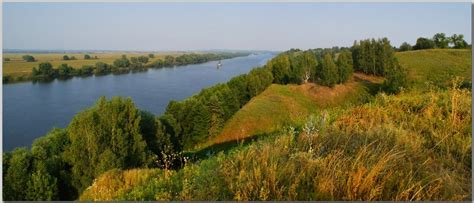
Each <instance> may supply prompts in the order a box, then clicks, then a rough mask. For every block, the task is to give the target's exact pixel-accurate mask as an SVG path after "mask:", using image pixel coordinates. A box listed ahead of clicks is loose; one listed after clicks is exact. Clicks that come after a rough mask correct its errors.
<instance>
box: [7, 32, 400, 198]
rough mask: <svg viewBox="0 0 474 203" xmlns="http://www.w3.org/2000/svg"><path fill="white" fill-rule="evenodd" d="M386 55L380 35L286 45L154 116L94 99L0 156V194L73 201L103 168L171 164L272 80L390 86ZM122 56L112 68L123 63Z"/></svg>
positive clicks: (395, 73)
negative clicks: (342, 44) (366, 77)
mask: <svg viewBox="0 0 474 203" xmlns="http://www.w3.org/2000/svg"><path fill="white" fill-rule="evenodd" d="M393 52H394V51H393V50H392V47H391V46H390V43H389V41H388V40H387V39H385V38H384V39H379V40H374V39H372V40H362V41H360V42H356V43H355V44H354V46H353V47H351V48H344V49H339V48H338V49H313V50H306V51H301V50H298V49H291V50H289V51H286V52H283V53H280V54H279V55H277V56H276V57H274V58H273V59H271V60H270V61H268V62H267V64H266V65H264V66H263V67H257V68H254V69H253V70H251V71H250V72H249V73H248V74H242V75H239V76H236V77H234V78H232V79H231V80H230V81H228V82H227V83H221V84H217V85H214V86H212V87H210V88H205V89H203V90H201V91H200V92H199V93H198V94H196V95H194V96H192V97H189V98H187V99H185V100H183V101H170V103H169V104H168V106H167V108H166V111H165V113H164V114H163V115H161V116H154V115H152V114H150V113H148V112H145V111H141V110H139V109H137V108H136V107H135V105H134V104H133V102H132V100H131V99H130V98H128V99H123V98H120V97H114V98H112V99H111V100H106V99H105V98H104V97H101V98H100V99H99V100H98V101H97V103H96V104H95V105H94V106H92V107H91V108H88V109H86V110H83V111H82V112H80V113H78V114H76V115H75V116H74V118H73V119H72V121H71V122H70V123H69V125H68V126H67V127H66V128H65V129H53V130H52V131H51V132H49V133H48V134H47V135H46V136H43V137H40V138H38V139H36V140H35V141H34V143H33V144H32V147H31V149H27V148H16V149H15V150H13V151H12V152H4V153H3V166H4V170H3V178H4V187H3V194H4V199H5V200H73V199H75V198H77V197H78V195H79V194H81V192H82V191H84V189H85V188H87V187H88V186H90V185H91V184H92V182H93V180H94V178H96V177H98V176H99V175H100V174H102V173H103V172H105V171H108V170H110V169H114V168H118V169H130V168H147V167H160V168H173V167H179V165H180V164H182V162H181V160H182V159H181V155H180V153H181V152H182V151H183V149H191V148H192V147H194V146H195V145H196V144H198V143H202V142H204V141H205V140H207V139H208V138H209V137H212V136H217V135H218V134H219V133H220V131H221V130H222V128H223V126H224V124H225V122H226V121H227V120H228V119H230V118H231V117H232V116H233V115H234V114H235V113H236V112H237V111H238V110H239V109H240V108H242V107H243V106H244V105H245V104H246V103H247V102H249V101H250V100H251V99H252V98H253V97H255V96H257V95H259V94H260V93H261V92H263V91H264V90H265V89H266V88H267V87H268V86H270V85H271V84H272V83H277V84H302V83H307V82H314V83H318V84H321V85H325V86H334V85H335V84H338V83H344V82H345V81H347V80H348V79H349V78H351V75H352V72H353V71H354V70H355V71H361V72H365V73H367V74H373V75H383V76H385V77H386V78H387V80H386V81H387V82H386V85H387V86H388V87H391V88H393V89H395V90H397V89H399V88H400V87H402V86H403V85H404V84H403V82H400V81H398V80H395V79H393V78H396V79H398V77H403V76H404V73H403V71H402V70H401V69H399V68H394V67H399V66H398V65H397V63H396V60H395V59H394V56H393ZM195 57H196V56H194V55H187V56H184V55H183V56H182V59H179V60H177V59H176V58H178V57H176V58H174V57H173V58H171V56H167V57H165V59H164V60H162V62H163V63H170V64H175V63H182V61H188V62H189V61H194V59H193V58H195ZM207 57H211V56H207ZM212 57H214V56H212ZM125 59H126V57H122V58H121V59H119V60H121V61H118V62H117V64H115V63H114V67H115V66H118V65H119V64H120V65H121V66H122V67H125V65H126V64H127V62H125V61H126V60H125ZM136 60H137V62H139V61H140V60H139V59H138V58H137V59H136ZM142 61H143V59H142ZM176 61H181V62H176ZM129 63H133V62H129ZM128 65H130V64H128ZM101 66H104V67H101V68H99V69H106V68H108V67H106V66H105V65H101ZM379 66H382V67H379ZM50 68H51V67H47V68H44V67H43V69H41V68H40V69H41V73H43V71H44V72H45V74H47V73H49V71H47V70H51V69H50ZM46 69H47V70H46ZM38 71H40V70H38ZM93 71H97V67H96V68H95V69H93Z"/></svg>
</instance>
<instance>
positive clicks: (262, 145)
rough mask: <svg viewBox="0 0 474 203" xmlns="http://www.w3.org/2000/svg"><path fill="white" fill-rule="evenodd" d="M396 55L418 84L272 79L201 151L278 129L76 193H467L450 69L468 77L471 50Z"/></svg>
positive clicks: (466, 151) (464, 196) (465, 144)
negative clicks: (391, 90) (177, 165)
mask: <svg viewBox="0 0 474 203" xmlns="http://www.w3.org/2000/svg"><path fill="white" fill-rule="evenodd" d="M397 57H398V58H399V60H400V63H401V65H402V66H404V67H405V68H407V69H408V72H409V80H410V81H411V83H412V85H414V87H415V88H411V89H408V90H406V91H404V92H402V93H400V94H398V95H385V94H376V95H375V96H374V97H373V98H371V99H370V100H366V98H368V97H372V96H370V94H375V93H376V92H377V91H376V90H377V87H378V85H377V84H380V83H381V82H382V80H383V79H382V78H375V77H368V76H365V75H363V74H355V75H354V77H353V79H352V80H351V81H349V82H348V83H346V84H344V85H338V86H336V87H334V88H327V87H321V86H318V85H314V84H304V85H271V86H270V87H269V88H267V89H266V90H265V91H264V92H263V93H261V94H260V95H258V96H257V97H255V98H253V99H252V100H251V101H250V102H249V103H247V104H246V105H245V106H244V107H243V108H242V109H241V110H240V111H239V112H237V113H236V114H235V115H234V116H233V117H232V118H231V119H230V120H229V121H228V122H227V123H226V125H225V126H224V129H223V130H222V133H221V134H220V135H218V136H216V137H213V138H210V139H209V140H208V141H207V142H206V143H203V144H202V145H199V146H197V147H196V151H197V150H199V149H203V150H205V149H206V147H210V148H212V147H213V146H216V145H219V144H221V143H226V142H235V141H239V140H241V139H245V138H247V137H250V136H252V135H256V134H262V133H263V134H265V133H269V132H274V133H273V134H275V136H263V137H262V138H261V139H259V140H257V141H254V142H251V143H250V144H246V145H242V144H240V145H237V147H234V148H231V149H229V150H228V151H227V152H226V153H218V154H215V155H212V154H210V155H209V157H207V158H205V159H202V160H199V161H197V162H188V163H187V164H186V166H185V167H184V168H182V169H180V170H177V171H173V170H161V169H152V170H149V169H134V170H131V171H127V170H124V171H117V170H114V171H110V172H108V173H106V174H104V175H102V176H101V177H99V178H97V179H96V181H95V182H94V184H93V185H92V186H91V187H89V188H88V189H87V190H86V191H85V192H84V193H83V194H82V196H81V198H80V199H81V200H114V199H115V200H117V199H127V200H230V199H233V200H470V199H471V195H472V192H471V186H472V183H471V170H472V169H471V168H472V166H471V160H472V155H471V152H472V149H471V143H472V133H471V131H472V127H471V122H472V115H471V109H472V107H471V102H472V93H471V90H470V89H466V88H459V85H460V84H461V81H458V82H456V83H455V84H456V85H454V86H452V84H453V80H452V79H453V77H455V76H461V77H464V78H465V80H467V81H470V80H471V59H470V58H471V55H470V50H469V51H468V50H422V51H410V52H403V53H397ZM427 81H430V82H432V83H434V84H435V85H437V86H440V87H442V88H427V86H426V84H425V82H427ZM419 90H421V91H419ZM335 107H337V108H335ZM236 143H238V142H236ZM150 174H153V175H150ZM109 180H114V181H109Z"/></svg>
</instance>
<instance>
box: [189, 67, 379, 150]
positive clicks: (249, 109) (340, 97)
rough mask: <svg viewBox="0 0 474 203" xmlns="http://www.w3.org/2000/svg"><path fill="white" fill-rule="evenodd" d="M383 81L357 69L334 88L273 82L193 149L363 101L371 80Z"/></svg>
mask: <svg viewBox="0 0 474 203" xmlns="http://www.w3.org/2000/svg"><path fill="white" fill-rule="evenodd" d="M382 81H383V78H380V77H374V76H367V75H364V74H360V73H356V74H354V77H353V78H352V79H351V80H350V81H348V82H347V83H345V84H341V85H336V86H335V87H334V88H329V87H326V86H320V85H317V84H313V83H307V84H303V85H292V84H290V85H279V84H272V85H271V86H270V87H268V88H267V89H266V90H265V91H264V92H262V93H261V94H260V95H258V96H257V97H255V98H253V99H252V100H251V101H250V102H248V103H247V104H246V105H245V106H244V107H242V109H240V110H239V111H238V112H237V113H236V114H235V115H234V116H232V118H231V119H230V120H229V121H228V122H227V123H226V124H225V126H224V128H223V130H222V132H221V133H220V134H219V135H218V136H216V137H213V138H211V139H210V140H209V141H208V142H206V143H204V144H202V145H198V146H196V149H202V148H205V147H209V146H212V145H214V144H221V143H224V142H229V141H239V140H241V139H244V138H247V137H249V136H252V135H257V134H264V133H271V132H274V131H276V130H278V129H281V128H282V127H283V126H288V125H294V124H300V123H302V122H304V120H305V119H307V118H308V116H310V115H312V114H315V113H318V112H320V111H321V110H323V109H327V108H331V107H336V106H342V105H345V104H346V105H347V104H354V103H361V102H364V101H366V100H367V97H370V95H369V92H370V88H371V87H370V84H372V85H373V84H377V83H378V84H380V83H381V82H382Z"/></svg>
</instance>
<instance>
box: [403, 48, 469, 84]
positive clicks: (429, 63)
mask: <svg viewBox="0 0 474 203" xmlns="http://www.w3.org/2000/svg"><path fill="white" fill-rule="evenodd" d="M396 56H397V57H398V59H399V62H400V65H402V66H403V67H405V68H406V69H407V70H408V73H409V79H410V82H411V83H413V84H412V85H414V86H415V87H419V88H423V87H426V86H425V83H426V82H428V81H429V82H431V83H433V84H435V85H438V86H449V85H450V83H451V79H452V78H453V77H454V76H461V77H464V79H466V80H469V81H470V80H471V79H472V78H471V77H472V74H471V73H472V71H471V64H472V62H471V50H468V49H461V50H460V49H428V50H418V51H407V52H397V53H396Z"/></svg>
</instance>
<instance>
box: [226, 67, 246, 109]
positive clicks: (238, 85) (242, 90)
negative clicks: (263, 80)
mask: <svg viewBox="0 0 474 203" xmlns="http://www.w3.org/2000/svg"><path fill="white" fill-rule="evenodd" d="M227 86H229V88H230V89H231V90H232V92H233V93H234V95H236V97H237V99H238V100H239V108H240V107H242V106H244V105H245V104H246V103H247V102H248V101H249V100H250V94H249V91H248V89H247V75H245V74H243V75H239V76H237V77H233V78H232V79H230V81H229V82H227Z"/></svg>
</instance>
